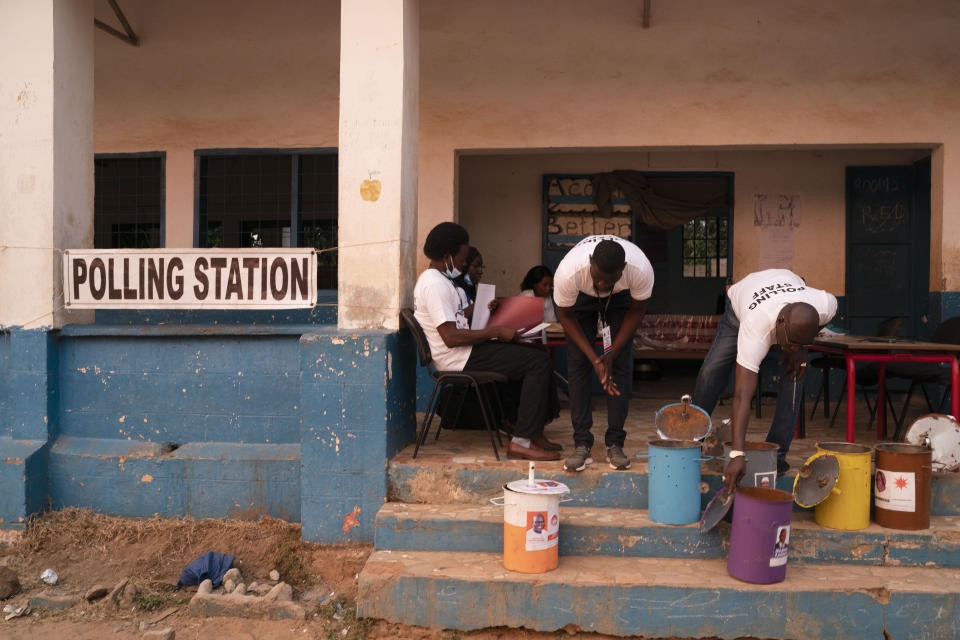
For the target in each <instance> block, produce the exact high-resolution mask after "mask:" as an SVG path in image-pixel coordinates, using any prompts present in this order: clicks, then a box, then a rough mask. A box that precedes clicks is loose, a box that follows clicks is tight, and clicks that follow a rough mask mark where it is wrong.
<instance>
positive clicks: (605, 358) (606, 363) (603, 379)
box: [593, 353, 620, 396]
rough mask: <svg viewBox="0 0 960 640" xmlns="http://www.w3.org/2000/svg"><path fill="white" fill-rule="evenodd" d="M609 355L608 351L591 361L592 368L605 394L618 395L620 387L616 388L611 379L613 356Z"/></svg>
mask: <svg viewBox="0 0 960 640" xmlns="http://www.w3.org/2000/svg"><path fill="white" fill-rule="evenodd" d="M610 355H611V354H610V353H605V354H604V355H602V356H599V357H598V358H595V359H594V361H593V370H594V371H596V372H597V378H598V379H599V380H600V384H601V386H603V391H604V392H605V393H606V394H607V395H611V396H618V395H620V389H619V388H617V384H616V383H615V382H614V381H613V358H611V357H610Z"/></svg>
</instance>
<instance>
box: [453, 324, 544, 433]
mask: <svg viewBox="0 0 960 640" xmlns="http://www.w3.org/2000/svg"><path fill="white" fill-rule="evenodd" d="M463 370H464V371H494V372H496V373H502V374H503V375H505V376H507V377H508V378H509V379H510V381H511V383H519V393H517V392H516V389H517V385H516V384H507V385H502V386H501V388H502V389H504V391H505V393H503V394H502V395H501V397H502V399H503V402H504V405H505V406H504V411H505V412H506V413H507V415H508V416H511V415H514V413H515V414H516V428H515V431H514V435H516V436H517V437H518V438H536V437H537V436H539V435H541V434H542V433H543V425H545V424H546V423H547V422H549V421H550V420H552V419H553V418H554V417H555V415H556V414H555V411H556V405H557V404H558V402H557V389H556V385H555V384H554V382H553V365H552V364H551V362H550V355H549V354H548V353H547V352H546V351H544V350H542V349H538V348H536V347H532V346H527V345H522V344H512V343H505V342H482V343H480V344H475V345H473V348H472V349H471V350H470V358H468V359H467V364H466V365H465V366H464V367H463Z"/></svg>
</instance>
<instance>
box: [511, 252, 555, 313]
mask: <svg viewBox="0 0 960 640" xmlns="http://www.w3.org/2000/svg"><path fill="white" fill-rule="evenodd" d="M520 295H521V296H528V297H531V298H532V297H537V298H543V321H544V322H557V310H556V309H555V308H554V307H553V273H552V272H551V271H550V269H549V268H548V267H546V266H544V265H542V264H538V265H537V266H535V267H532V268H531V269H530V271H527V275H525V276H524V277H523V283H522V284H521V285H520Z"/></svg>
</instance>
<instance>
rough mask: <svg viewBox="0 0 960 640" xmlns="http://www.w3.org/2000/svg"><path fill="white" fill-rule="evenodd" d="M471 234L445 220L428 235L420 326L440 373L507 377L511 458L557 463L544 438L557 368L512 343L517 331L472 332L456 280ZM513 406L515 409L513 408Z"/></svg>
mask: <svg viewBox="0 0 960 640" xmlns="http://www.w3.org/2000/svg"><path fill="white" fill-rule="evenodd" d="M469 243H470V236H469V234H468V233H467V230H466V229H464V228H463V227H461V226H460V225H458V224H455V223H453V222H442V223H440V224H438V225H437V226H436V227H434V228H433V229H432V230H431V231H430V233H429V234H427V238H426V241H425V242H424V246H423V253H424V255H426V257H427V258H428V259H429V261H430V263H429V266H428V268H427V269H426V270H425V271H424V272H423V273H421V274H420V277H419V278H418V279H417V284H416V286H415V287H414V290H413V301H414V307H415V311H414V314H415V315H416V318H417V322H418V323H419V324H420V326H421V328H422V329H423V333H424V334H425V336H426V338H427V342H428V343H429V345H430V353H431V355H432V356H433V360H434V363H435V365H436V367H437V369H439V370H441V371H494V372H497V373H502V374H504V375H505V376H506V377H507V378H508V379H509V381H510V382H509V383H507V385H505V386H507V387H510V388H517V387H518V389H517V390H518V393H517V396H516V397H511V395H510V394H504V398H503V399H504V404H505V405H506V406H505V407H504V409H505V411H506V412H507V413H508V415H516V421H515V423H514V426H513V437H511V439H510V443H509V445H508V446H507V457H508V458H514V459H526V460H559V459H560V457H561V455H560V452H559V451H558V450H557V449H562V447H561V446H560V445H558V444H555V443H552V442H550V441H548V440H547V439H546V438H545V437H544V435H543V427H544V425H545V424H546V423H547V422H549V421H550V420H552V419H553V415H551V414H553V411H552V404H553V403H552V402H551V395H552V394H553V395H555V390H554V389H553V387H552V382H553V366H552V364H551V362H550V356H549V354H547V353H546V352H545V351H540V350H537V349H531V348H529V347H526V346H523V345H519V344H513V343H515V342H516V340H517V332H516V330H514V329H511V328H509V327H502V326H487V327H486V328H484V329H479V330H474V329H470V324H469V322H467V319H466V316H465V315H464V313H463V305H462V300H461V296H460V295H459V294H458V293H457V291H456V287H455V286H454V284H453V282H452V280H453V279H454V278H456V276H458V275H459V273H458V271H462V270H464V269H466V267H467V264H468V263H467V251H468V245H469ZM511 405H512V406H511Z"/></svg>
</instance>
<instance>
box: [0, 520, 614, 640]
mask: <svg viewBox="0 0 960 640" xmlns="http://www.w3.org/2000/svg"><path fill="white" fill-rule="evenodd" d="M207 551H219V552H221V553H229V554H232V555H234V556H236V560H235V566H237V567H238V568H239V569H240V571H241V573H242V574H243V576H244V579H245V580H247V581H252V580H256V579H260V580H264V579H267V576H268V574H269V572H270V571H271V570H272V569H277V570H278V571H279V572H280V575H281V578H280V579H281V580H283V581H285V582H287V583H289V584H291V585H292V586H293V588H294V592H295V595H294V598H295V599H297V600H300V599H301V597H302V596H303V595H304V594H313V598H312V599H313V600H314V601H315V600H316V599H317V596H320V597H322V596H324V595H326V594H329V593H333V594H334V595H333V596H332V597H330V598H328V599H327V600H326V601H324V602H323V603H322V604H319V605H316V604H311V602H310V601H301V602H300V604H301V605H304V607H305V608H306V609H307V619H306V620H305V621H303V622H299V621H290V620H249V619H242V618H196V617H194V616H192V615H191V614H190V612H189V611H188V608H187V602H188V601H189V599H190V597H191V596H192V595H193V592H194V591H196V587H188V588H185V589H181V590H177V589H176V584H177V580H178V579H179V577H180V571H181V570H182V569H183V567H185V566H186V565H187V564H188V563H189V562H190V561H191V560H193V559H194V558H196V557H197V556H199V555H201V554H203V553H206V552H207ZM371 551H372V546H371V545H319V544H311V543H304V542H301V541H300V527H299V526H298V525H294V524H290V523H288V522H285V521H282V520H274V519H271V518H263V519H260V520H258V521H256V522H249V521H239V520H191V519H164V518H150V519H131V518H113V517H108V516H104V515H100V514H95V513H92V512H90V511H85V510H79V509H68V510H65V511H59V512H52V513H47V514H45V515H43V516H40V517H37V518H34V519H32V520H31V521H30V522H29V524H28V526H27V529H26V531H25V532H24V533H23V534H19V533H14V532H9V531H7V532H0V566H6V567H8V568H10V569H12V570H14V571H16V573H17V574H18V576H19V580H20V583H21V585H22V588H23V591H22V592H21V593H19V594H17V595H14V596H12V597H10V598H8V599H7V600H5V601H3V602H2V603H0V606H2V605H7V604H12V605H14V606H21V605H24V604H26V603H27V601H28V600H29V599H30V598H31V597H32V596H36V595H38V594H40V593H43V592H48V593H52V594H61V595H66V594H81V595H82V594H84V593H85V592H86V591H87V590H88V589H90V588H91V587H93V586H95V585H103V586H105V587H108V588H112V587H113V586H114V585H115V584H116V583H118V582H119V581H120V580H122V579H123V578H129V579H130V581H131V582H133V583H134V584H135V585H136V586H137V588H138V591H139V594H138V596H137V597H136V598H135V599H134V606H133V607H132V608H131V609H130V610H123V611H117V610H111V609H110V608H108V607H107V606H105V605H104V604H103V603H102V601H100V602H95V603H87V602H85V601H84V603H83V604H80V605H76V606H74V607H72V608H70V609H67V610H66V611H62V612H51V611H39V610H35V611H34V612H33V613H31V614H29V615H27V616H23V617H19V618H15V619H13V620H10V621H5V620H4V619H3V618H4V617H5V616H0V638H3V639H10V640H21V639H24V640H25V639H27V638H30V639H31V640H63V639H81V640H85V639H90V640H93V639H94V638H96V639H98V640H99V639H102V638H117V639H121V638H141V637H142V636H143V631H141V630H140V624H141V622H150V621H152V620H155V619H156V618H157V617H159V616H162V615H164V614H169V615H168V616H167V617H165V618H164V619H163V620H162V621H160V622H158V623H156V624H154V625H153V626H152V627H151V628H152V629H159V628H163V627H173V628H174V629H175V630H176V638H177V639H178V640H185V639H190V640H194V639H197V640H199V639H200V638H204V639H205V638H209V637H215V638H223V639H228V638H229V639H234V638H237V639H242V640H266V639H270V640H272V639H274V638H278V639H284V638H302V639H307V638H309V639H321V640H362V639H364V638H370V639H379V638H384V639H385V638H395V639H400V640H460V639H463V640H466V639H468V638H469V639H471V640H499V639H503V640H547V639H551V640H556V639H560V638H571V639H573V640H576V639H582V640H588V639H589V640H602V639H605V638H608V636H602V635H598V634H593V633H580V632H579V631H577V630H570V632H567V631H563V630H561V631H558V632H554V633H541V632H532V631H526V630H523V629H506V628H498V629H485V630H481V631H472V632H463V631H450V630H437V629H425V628H422V627H414V626H407V625H398V624H390V623H386V622H384V621H381V620H369V619H361V620H358V619H357V618H356V615H355V611H356V609H355V600H356V595H357V575H358V574H359V572H360V570H361V569H362V567H363V564H364V562H365V561H366V558H367V556H368V555H369V554H370V552H371ZM46 568H52V569H54V570H55V571H56V572H57V573H58V575H59V583H58V584H57V585H56V586H55V587H50V586H48V585H46V584H45V583H43V582H42V581H41V580H40V574H41V572H42V571H43V570H44V569H46ZM171 610H173V612H172V613H171Z"/></svg>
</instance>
